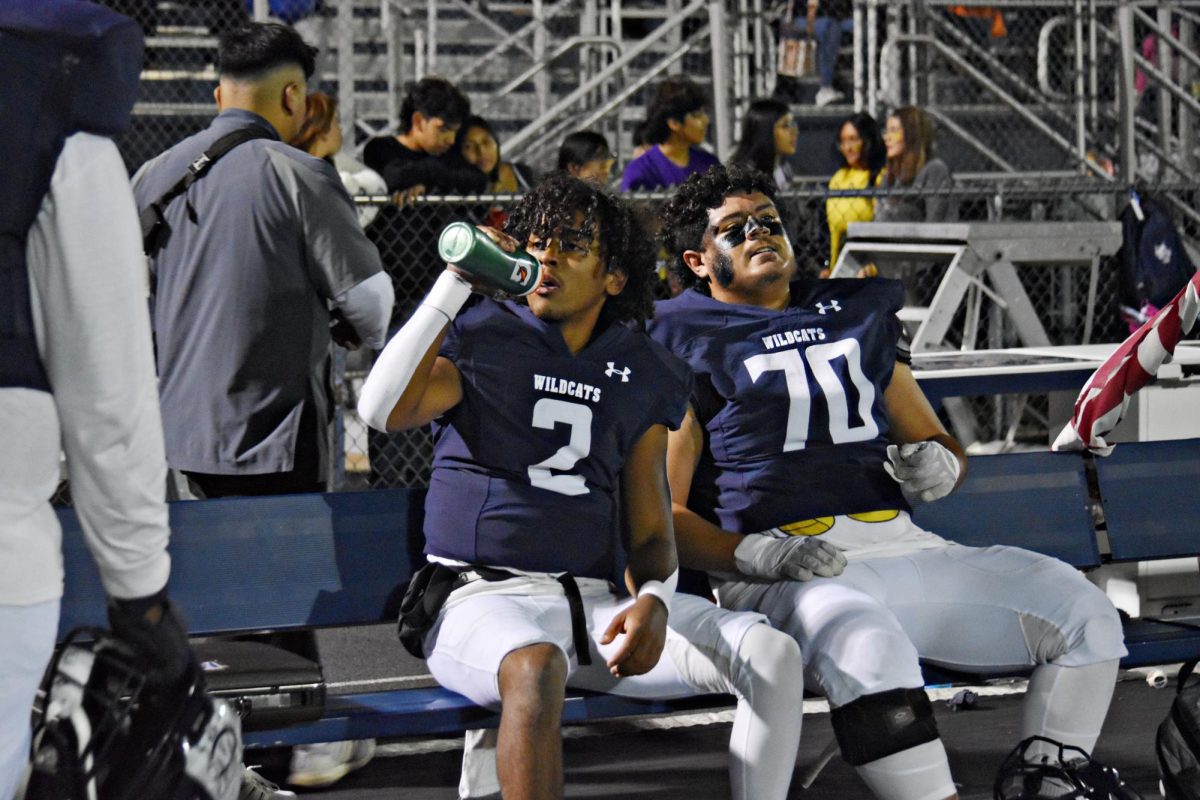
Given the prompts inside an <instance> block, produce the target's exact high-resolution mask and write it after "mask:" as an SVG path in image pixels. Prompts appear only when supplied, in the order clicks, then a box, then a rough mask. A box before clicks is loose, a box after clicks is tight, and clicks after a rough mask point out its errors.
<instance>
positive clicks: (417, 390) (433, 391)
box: [387, 332, 462, 431]
mask: <svg viewBox="0 0 1200 800" xmlns="http://www.w3.org/2000/svg"><path fill="white" fill-rule="evenodd" d="M443 338H445V333H444V332H443V334H442V335H441V336H438V338H437V341H435V342H434V343H433V345H432V346H431V347H430V348H429V352H427V353H426V354H425V357H424V358H422V359H421V362H420V363H419V364H418V365H417V370H416V372H414V373H413V377H412V380H411V381H409V384H408V387H407V388H406V389H405V390H404V394H402V395H400V399H399V400H397V401H396V405H395V406H394V407H393V408H392V411H391V413H390V414H388V421H387V427H388V430H389V431H402V430H408V429H409V428H419V427H421V426H422V425H428V424H429V423H430V422H432V421H433V420H435V419H437V418H438V417H439V416H441V415H442V414H444V413H446V412H447V411H449V410H450V409H451V408H453V407H454V406H456V405H458V403H459V402H460V401H461V400H462V385H461V383H460V378H459V375H458V369H457V368H456V367H455V366H454V364H453V363H452V362H451V361H450V360H449V359H446V358H441V357H440V356H438V348H439V347H441V344H442V339H443Z"/></svg>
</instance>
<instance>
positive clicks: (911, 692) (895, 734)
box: [830, 689, 938, 767]
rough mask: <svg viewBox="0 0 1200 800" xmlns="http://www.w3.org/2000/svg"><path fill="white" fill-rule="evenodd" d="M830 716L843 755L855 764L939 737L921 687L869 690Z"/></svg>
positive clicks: (870, 760)
mask: <svg viewBox="0 0 1200 800" xmlns="http://www.w3.org/2000/svg"><path fill="white" fill-rule="evenodd" d="M830 717H831V721H832V722H833V732H834V734H835V735H836V736H837V740H838V746H839V747H841V749H842V758H844V759H845V760H846V763H847V764H850V765H851V766H854V767H857V766H861V765H863V764H869V763H871V762H872V761H877V760H879V759H881V758H883V757H884V756H890V755H892V754H893V753H899V752H901V751H902V750H907V749H909V748H910V747H916V746H917V745H919V744H925V742H932V741H934V740H935V739H937V738H938V731H937V722H936V721H935V720H934V718H933V705H932V704H931V703H930V702H929V697H928V696H927V695H926V694H925V690H924V689H891V690H889V691H886V692H879V693H877V694H868V695H865V696H863V697H860V698H858V699H857V700H855V701H854V702H852V703H847V704H846V705H844V706H840V707H839V708H835V709H833V712H832V713H831V714H830Z"/></svg>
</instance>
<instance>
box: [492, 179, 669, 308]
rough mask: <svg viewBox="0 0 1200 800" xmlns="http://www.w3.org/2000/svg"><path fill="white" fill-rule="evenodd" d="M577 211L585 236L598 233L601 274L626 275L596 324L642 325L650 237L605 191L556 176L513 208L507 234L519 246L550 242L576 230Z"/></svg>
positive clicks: (650, 293) (648, 295)
mask: <svg viewBox="0 0 1200 800" xmlns="http://www.w3.org/2000/svg"><path fill="white" fill-rule="evenodd" d="M575 212H579V213H580V214H582V215H583V230H582V232H583V233H584V235H586V236H590V237H595V236H597V235H599V237H600V263H601V264H603V265H604V269H605V271H606V272H623V273H625V276H626V280H625V288H624V289H622V290H621V293H620V294H618V295H616V296H615V297H609V298H608V300H606V301H605V303H604V308H603V310H602V311H601V312H600V323H599V324H600V325H608V324H610V323H613V322H644V321H645V320H647V319H649V318H650V317H652V316H653V315H654V278H655V275H654V270H655V249H654V239H653V237H652V236H650V235H649V234H648V233H646V231H645V230H644V229H643V228H642V225H641V223H640V222H638V218H637V216H636V215H635V213H634V211H633V207H632V206H631V205H630V204H629V203H627V202H625V201H624V200H622V199H621V198H619V197H617V196H616V195H615V194H613V193H612V192H611V191H609V190H608V189H607V188H605V187H603V186H599V185H597V184H595V183H591V182H589V181H582V180H580V179H578V178H576V177H574V176H572V175H568V174H566V173H564V172H555V173H553V174H551V175H549V176H547V177H546V179H545V180H543V181H542V182H541V183H540V184H538V185H537V187H536V188H534V190H533V191H532V192H530V193H529V194H527V195H525V196H524V197H523V198H521V200H520V201H519V202H518V203H517V204H516V205H515V206H513V208H512V210H511V212H510V213H509V216H508V223H507V224H506V225H505V232H506V233H508V234H509V235H510V236H512V237H514V238H515V239H517V241H519V242H522V243H524V242H526V241H528V239H529V238H530V237H531V236H536V237H539V238H548V237H551V236H554V235H555V234H557V233H559V232H561V231H562V230H563V229H564V228H574V227H575ZM597 226H599V229H598V230H597Z"/></svg>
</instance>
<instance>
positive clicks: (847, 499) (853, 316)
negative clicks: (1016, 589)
mask: <svg viewBox="0 0 1200 800" xmlns="http://www.w3.org/2000/svg"><path fill="white" fill-rule="evenodd" d="M903 300H904V290H903V287H902V285H901V284H900V283H899V282H898V281H892V280H885V279H873V280H857V279H846V280H823V281H806V282H797V283H796V284H793V287H792V304H791V306H790V307H789V308H788V309H787V310H786V311H772V310H769V309H764V308H758V307H756V306H747V305H733V304H728V303H722V302H720V301H717V300H714V299H712V298H711V297H708V296H707V295H703V294H701V293H699V292H697V291H694V290H689V291H685V292H683V293H682V294H680V295H679V296H678V297H675V298H672V299H670V300H664V301H662V302H660V303H658V305H657V307H656V310H655V318H654V320H653V322H652V323H651V326H650V335H651V336H652V337H653V338H654V339H655V340H657V341H659V342H662V343H663V344H665V345H666V346H667V347H668V348H669V349H670V350H671V351H672V352H674V353H675V354H677V355H679V356H680V357H681V358H683V359H684V360H685V361H687V362H688V364H689V365H691V367H692V369H693V371H694V372H695V389H694V393H693V397H692V404H693V406H694V407H695V410H696V414H697V417H698V418H699V420H700V422H701V423H702V424H703V425H704V429H705V439H706V442H705V448H704V453H703V454H702V456H701V459H700V463H699V465H698V467H697V470H696V474H695V478H694V480H693V481H692V487H691V492H690V494H689V500H688V503H689V506H690V507H691V508H692V509H693V510H694V511H696V512H697V513H700V514H701V515H703V516H704V517H705V518H707V519H709V520H710V521H712V522H715V523H717V524H719V525H720V526H721V527H723V528H725V529H726V530H731V531H736V532H740V533H754V532H757V531H762V530H766V529H768V528H772V527H776V526H779V525H786V524H788V523H791V522H797V521H800V520H805V519H811V518H813V517H818V516H830V515H835V514H853V513H859V512H866V511H877V510H881V509H905V510H907V509H908V504H907V503H906V502H905V500H904V496H903V495H902V494H901V492H900V488H899V486H898V485H897V484H896V482H895V481H893V480H892V479H891V478H890V477H889V476H888V474H887V473H886V472H885V471H884V469H883V462H884V461H885V459H886V451H887V445H888V417H887V414H886V410H885V406H884V398H883V394H884V390H885V389H886V388H887V385H888V383H889V382H890V381H891V377H892V371H893V369H894V368H895V363H896V355H897V342H898V340H899V337H900V322H899V320H898V319H897V318H896V312H897V311H898V310H899V309H900V307H901V305H902V304H903Z"/></svg>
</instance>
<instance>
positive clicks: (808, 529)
mask: <svg viewBox="0 0 1200 800" xmlns="http://www.w3.org/2000/svg"><path fill="white" fill-rule="evenodd" d="M846 516H847V517H849V518H850V519H853V520H857V521H858V522H891V521H892V520H894V519H895V518H896V517H898V516H900V512H899V511H897V510H896V509H894V508H889V509H885V510H883V511H861V512H859V513H857V514H847V515H846ZM834 520H835V517H814V518H813V519H805V520H801V521H799V522H790V523H788V524H787V525H780V526H779V530H781V531H783V532H784V533H786V534H788V535H789V536H820V535H821V534H822V533H825V532H826V531H827V530H829V529H830V528H832V527H833V523H834Z"/></svg>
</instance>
